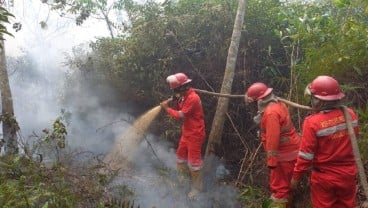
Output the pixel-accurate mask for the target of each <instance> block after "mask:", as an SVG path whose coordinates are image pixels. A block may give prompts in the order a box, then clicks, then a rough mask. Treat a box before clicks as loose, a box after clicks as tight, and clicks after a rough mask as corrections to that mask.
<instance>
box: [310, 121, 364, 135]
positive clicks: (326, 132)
mask: <svg viewBox="0 0 368 208" xmlns="http://www.w3.org/2000/svg"><path fill="white" fill-rule="evenodd" d="M351 123H352V125H353V127H357V126H358V121H357V120H355V121H353V122H351ZM345 129H347V126H346V123H342V124H339V125H336V126H331V127H328V128H325V129H321V130H319V131H317V133H316V135H317V137H322V136H327V135H330V134H333V133H336V132H338V131H341V130H345Z"/></svg>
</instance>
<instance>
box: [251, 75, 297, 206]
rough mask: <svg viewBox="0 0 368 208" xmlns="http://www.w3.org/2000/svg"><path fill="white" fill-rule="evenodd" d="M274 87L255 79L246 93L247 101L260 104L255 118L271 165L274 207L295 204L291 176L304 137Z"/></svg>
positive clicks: (270, 180)
mask: <svg viewBox="0 0 368 208" xmlns="http://www.w3.org/2000/svg"><path fill="white" fill-rule="evenodd" d="M272 91H273V89H272V88H269V87H268V86H267V85H265V84H264V83H261V82H257V83H254V84H252V85H251V86H250V87H249V88H248V89H247V91H246V93H245V102H246V103H251V102H255V101H257V104H258V114H257V116H255V117H254V121H255V123H256V124H258V125H260V137H261V141H262V144H263V148H264V150H265V152H266V154H267V167H268V168H269V169H270V178H269V186H270V190H271V193H272V195H271V200H272V205H271V207H274V208H286V207H291V206H292V193H290V180H291V176H292V172H293V168H294V165H295V162H296V157H297V154H298V150H299V144H300V137H299V135H298V133H297V131H296V129H295V127H294V125H293V123H292V121H291V118H290V114H289V110H288V108H287V107H286V105H285V103H283V102H281V101H279V100H278V98H277V97H276V96H275V95H274V94H273V92H272Z"/></svg>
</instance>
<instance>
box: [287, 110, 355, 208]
mask: <svg viewBox="0 0 368 208" xmlns="http://www.w3.org/2000/svg"><path fill="white" fill-rule="evenodd" d="M349 113H350V115H351V118H352V124H353V127H354V130H355V133H356V134H358V118H357V116H356V114H355V113H354V112H353V111H352V110H351V109H349ZM310 167H312V172H311V176H310V186H311V200H312V205H313V207H314V208H330V207H331V208H332V207H333V208H343V207H356V201H355V197H356V193H357V179H356V176H357V167H356V163H355V160H354V154H353V149H352V145H351V142H350V138H349V135H348V131H347V125H346V123H345V118H344V114H343V112H342V110H341V109H333V110H330V111H321V112H318V113H315V114H312V115H310V116H308V117H307V118H306V119H305V120H304V123H303V136H302V142H301V145H300V151H299V154H298V158H297V163H296V165H295V168H294V173H293V179H294V180H296V181H298V180H300V178H301V177H302V176H303V174H305V173H306V172H307V170H308V169H309V168H310Z"/></svg>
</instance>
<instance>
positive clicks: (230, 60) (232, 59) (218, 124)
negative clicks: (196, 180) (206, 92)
mask: <svg viewBox="0 0 368 208" xmlns="http://www.w3.org/2000/svg"><path fill="white" fill-rule="evenodd" d="M245 8H246V0H239V4H238V10H237V14H236V17H235V22H234V28H233V34H232V36H231V43H230V47H229V51H228V56H227V60H226V68H225V73H224V79H223V81H222V86H221V92H220V93H221V94H231V88H232V83H233V80H234V74H235V73H234V71H235V66H236V59H237V55H238V49H239V42H240V37H241V30H242V26H243V21H244V14H245ZM228 106H229V98H227V97H220V98H219V99H218V102H217V108H216V113H215V116H214V118H213V122H212V127H211V132H210V134H209V137H208V144H207V148H206V154H205V167H204V171H205V172H206V174H207V173H209V174H210V173H213V172H215V171H212V170H213V166H214V162H215V151H216V147H218V146H220V145H221V138H222V132H223V127H224V123H225V116H226V113H227V109H228Z"/></svg>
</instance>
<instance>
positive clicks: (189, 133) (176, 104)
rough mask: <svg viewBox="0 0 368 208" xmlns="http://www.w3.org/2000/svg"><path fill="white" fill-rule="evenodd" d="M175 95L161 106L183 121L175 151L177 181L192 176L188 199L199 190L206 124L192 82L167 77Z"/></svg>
mask: <svg viewBox="0 0 368 208" xmlns="http://www.w3.org/2000/svg"><path fill="white" fill-rule="evenodd" d="M166 81H167V82H168V84H169V86H170V89H171V90H173V92H174V96H173V98H171V99H168V100H165V101H163V102H161V103H160V106H161V107H162V108H163V109H165V111H166V112H167V113H168V114H169V115H170V116H171V117H173V118H175V119H177V120H180V121H181V122H182V127H181V130H182V132H181V133H182V134H181V138H180V140H179V145H178V148H177V151H176V156H177V163H176V164H177V172H178V177H179V181H180V182H185V179H184V178H185V177H187V175H188V176H189V173H190V176H191V191H190V192H189V193H188V197H189V198H190V199H195V198H196V197H197V196H198V194H199V193H200V192H201V191H202V171H201V169H202V166H203V161H202V154H201V150H202V145H203V143H204V141H205V136H206V135H205V134H206V133H205V123H204V115H203V109H202V103H201V99H200V97H199V96H198V94H197V93H196V92H195V91H194V89H193V88H192V87H191V85H190V84H191V81H192V80H191V79H189V78H188V77H187V75H185V74H184V73H176V74H173V75H170V76H168V77H167V79H166Z"/></svg>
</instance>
